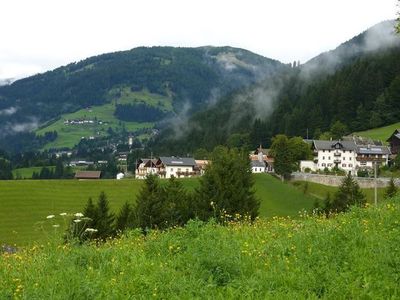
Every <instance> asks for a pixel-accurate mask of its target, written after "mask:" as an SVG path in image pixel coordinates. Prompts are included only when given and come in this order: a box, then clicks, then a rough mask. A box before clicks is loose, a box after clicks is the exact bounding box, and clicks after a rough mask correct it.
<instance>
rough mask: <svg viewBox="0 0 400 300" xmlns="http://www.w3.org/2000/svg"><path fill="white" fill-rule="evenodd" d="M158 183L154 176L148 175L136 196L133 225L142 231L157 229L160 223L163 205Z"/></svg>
mask: <svg viewBox="0 0 400 300" xmlns="http://www.w3.org/2000/svg"><path fill="white" fill-rule="evenodd" d="M160 191H161V189H160V183H159V180H158V177H157V176H155V175H152V174H150V175H148V176H147V177H146V179H145V181H144V185H143V186H142V189H141V190H140V192H139V195H138V196H137V200H136V205H135V209H134V216H135V225H136V226H138V227H140V228H142V229H143V230H146V229H150V228H158V226H159V225H160V223H162V221H163V220H162V216H161V213H162V208H163V203H162V199H161V197H160Z"/></svg>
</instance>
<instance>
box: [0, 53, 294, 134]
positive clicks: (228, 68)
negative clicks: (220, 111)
mask: <svg viewBox="0 0 400 300" xmlns="http://www.w3.org/2000/svg"><path fill="white" fill-rule="evenodd" d="M285 68H287V66H286V65H283V64H281V63H280V62H278V61H276V60H272V59H268V58H265V57H262V56H259V55H256V54H253V53H251V52H249V51H246V50H242V49H236V48H231V47H218V48H216V47H200V48H173V47H152V48H145V47H141V48H135V49H132V50H129V51H122V52H116V53H109V54H103V55H99V56H95V57H91V58H88V59H85V60H83V61H80V62H78V63H71V64H69V65H67V66H64V67H60V68H57V69H55V70H53V71H49V72H46V73H43V74H38V75H35V76H31V77H28V78H25V79H21V80H18V81H16V82H14V83H12V84H11V85H6V86H1V87H0V132H1V133H0V136H1V137H3V138H4V136H5V135H7V134H8V135H10V134H15V133H19V132H24V131H28V130H32V129H35V128H36V127H38V126H39V125H40V124H43V123H45V122H46V121H49V120H52V119H55V118H57V117H59V116H60V115H61V114H64V113H70V112H74V111H77V110H79V109H82V108H86V107H90V106H97V105H103V104H105V103H109V102H111V101H113V100H118V94H117V93H115V90H116V89H121V90H122V89H124V90H125V89H126V88H128V89H129V90H130V91H131V92H141V91H148V92H149V93H151V94H153V95H154V94H156V95H159V96H165V98H168V99H170V100H171V101H172V110H173V112H175V113H179V112H181V111H182V110H183V109H185V112H188V113H189V114H190V113H191V112H194V111H197V110H198V109H199V108H204V106H207V105H208V104H209V103H210V102H212V103H214V101H216V99H218V98H219V97H220V96H223V95H225V94H227V93H229V92H231V91H233V90H235V89H238V88H240V87H243V86H247V85H249V84H252V83H254V82H257V81H259V80H261V79H263V78H265V77H266V76H268V75H273V74H275V73H276V72H279V71H280V70H281V69H285ZM162 104H163V103H160V105H161V106H162ZM120 110H121V109H120ZM144 111H151V108H146V109H144ZM151 113H152V114H153V115H154V114H157V112H156V113H154V111H152V112H151ZM158 114H159V115H161V114H160V113H158ZM120 115H121V116H122V115H123V118H127V116H126V114H121V111H120V112H119V113H117V114H116V116H117V117H119V116H120ZM166 115H167V116H170V114H166ZM131 121H136V120H131ZM137 121H140V120H137Z"/></svg>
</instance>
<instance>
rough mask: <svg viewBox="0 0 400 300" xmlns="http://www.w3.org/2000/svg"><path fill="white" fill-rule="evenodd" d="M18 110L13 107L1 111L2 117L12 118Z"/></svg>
mask: <svg viewBox="0 0 400 300" xmlns="http://www.w3.org/2000/svg"><path fill="white" fill-rule="evenodd" d="M17 110H18V108H17V107H14V106H11V107H8V108H5V109H0V116H11V115H13V114H15V113H16V112H17Z"/></svg>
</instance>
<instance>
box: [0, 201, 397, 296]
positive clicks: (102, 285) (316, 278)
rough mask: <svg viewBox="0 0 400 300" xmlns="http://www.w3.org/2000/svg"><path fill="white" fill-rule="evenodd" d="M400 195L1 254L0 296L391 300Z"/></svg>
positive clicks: (50, 241)
mask: <svg viewBox="0 0 400 300" xmlns="http://www.w3.org/2000/svg"><path fill="white" fill-rule="evenodd" d="M399 201H400V199H394V200H392V202H386V203H381V204H380V205H379V207H373V206H370V207H368V208H353V209H352V210H351V211H350V212H348V213H345V214H340V215H338V216H336V217H331V218H329V219H326V218H323V217H316V216H303V217H300V218H298V219H291V218H278V217H275V218H271V219H264V218H262V219H260V220H258V221H256V222H255V223H254V224H249V223H246V222H242V223H231V224H229V225H227V226H220V225H216V224H213V223H206V224H205V223H201V222H198V221H191V222H189V224H188V225H186V226H185V227H184V228H177V229H171V230H168V231H165V232H159V231H152V232H151V233H150V234H148V235H147V236H143V235H141V234H140V233H139V232H137V231H131V232H128V233H127V234H126V235H124V236H123V237H121V238H120V239H115V240H110V241H108V242H107V243H105V244H102V245H98V246H96V245H95V244H92V245H91V244H84V245H81V246H79V245H71V244H67V245H62V244H61V245H60V243H59V241H57V242H54V241H53V240H51V239H50V240H49V242H48V243H45V244H44V245H32V246H31V247H28V248H25V249H22V250H21V251H19V252H17V253H15V254H3V255H1V254H0V298H1V299H150V298H153V299H398V298H400V285H399V281H400V272H399V270H400V256H399V244H400V225H399V220H400V204H399Z"/></svg>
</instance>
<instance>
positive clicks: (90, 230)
mask: <svg viewBox="0 0 400 300" xmlns="http://www.w3.org/2000/svg"><path fill="white" fill-rule="evenodd" d="M85 232H97V229H94V228H86V229H85Z"/></svg>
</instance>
